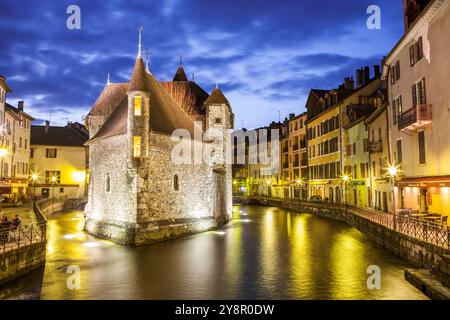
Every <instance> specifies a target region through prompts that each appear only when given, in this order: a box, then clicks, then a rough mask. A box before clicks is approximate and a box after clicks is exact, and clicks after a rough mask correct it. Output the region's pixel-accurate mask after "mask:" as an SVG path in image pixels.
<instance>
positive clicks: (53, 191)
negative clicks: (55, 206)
mask: <svg viewBox="0 0 450 320" xmlns="http://www.w3.org/2000/svg"><path fill="white" fill-rule="evenodd" d="M51 180H52V199H53V198H54V197H55V182H56V180H57V178H56V176H52V178H51Z"/></svg>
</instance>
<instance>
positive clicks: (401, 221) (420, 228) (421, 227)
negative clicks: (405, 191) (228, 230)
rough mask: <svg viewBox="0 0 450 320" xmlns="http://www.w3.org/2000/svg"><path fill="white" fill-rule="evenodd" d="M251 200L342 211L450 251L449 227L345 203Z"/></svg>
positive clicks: (264, 197)
mask: <svg viewBox="0 0 450 320" xmlns="http://www.w3.org/2000/svg"><path fill="white" fill-rule="evenodd" d="M247 198H248V197H247ZM250 198H254V199H256V200H259V202H260V203H268V204H270V205H275V206H280V207H287V208H291V209H296V208H297V209H300V207H303V208H304V207H305V206H311V207H314V208H318V209H336V210H341V211H342V212H348V213H351V214H353V215H355V216H359V217H362V218H364V219H367V220H370V221H372V222H374V223H377V224H379V225H382V226H384V227H386V228H389V229H391V230H395V231H397V232H399V233H402V234H404V235H407V236H409V237H411V238H415V239H418V240H421V241H424V242H427V243H431V244H433V245H436V246H438V247H442V248H445V249H450V228H449V227H448V225H442V224H439V223H435V222H431V221H427V220H422V219H418V218H413V217H409V216H402V215H397V214H392V213H388V212H382V211H378V210H374V209H372V208H366V207H358V206H353V205H350V204H344V203H333V202H327V201H322V200H301V199H289V198H274V197H267V196H257V197H250Z"/></svg>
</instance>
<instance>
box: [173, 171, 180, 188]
mask: <svg viewBox="0 0 450 320" xmlns="http://www.w3.org/2000/svg"><path fill="white" fill-rule="evenodd" d="M173 190H175V191H178V190H180V182H179V179H178V175H177V174H174V175H173Z"/></svg>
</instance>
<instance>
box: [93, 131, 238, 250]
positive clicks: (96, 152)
mask: <svg viewBox="0 0 450 320" xmlns="http://www.w3.org/2000/svg"><path fill="white" fill-rule="evenodd" d="M175 144H176V142H172V141H171V137H170V136H169V135H165V134H158V133H154V132H151V133H150V134H149V148H148V157H142V158H141V159H133V160H132V162H130V161H128V159H129V155H127V152H128V144H127V138H126V135H118V136H113V137H109V138H106V139H102V140H101V143H97V142H94V143H93V144H91V146H90V168H91V181H90V184H89V202H88V204H87V206H86V217H87V221H86V226H85V228H86V230H87V231H88V232H90V233H92V234H94V235H97V236H99V237H103V238H108V239H112V240H114V241H116V242H118V243H122V244H127V245H139V244H147V243H153V242H157V241H162V240H166V239H171V238H176V237H179V236H183V235H187V234H191V233H195V232H200V231H205V230H210V229H212V228H216V227H217V226H218V225H220V224H221V223H225V222H227V221H228V220H229V219H230V218H231V201H232V199H231V187H230V188H229V189H230V190H226V191H227V195H226V196H227V203H229V205H228V207H227V208H226V210H225V212H224V213H223V215H224V216H223V217H220V219H214V216H213V208H212V200H213V194H214V183H213V175H214V173H213V166H211V165H209V164H206V163H201V164H196V163H193V164H175V163H174V162H173V161H172V158H171V153H172V149H173V147H174V146H175ZM194 145H197V147H203V146H204V145H205V143H203V142H201V141H194V142H193V146H192V148H194ZM134 168H136V169H134ZM108 174H109V176H110V181H111V191H110V192H106V187H105V183H106V182H105V181H106V180H105V179H106V176H107V175H108ZM175 175H177V176H178V182H179V190H175V188H174V176H175ZM229 184H230V186H231V180H230V181H229ZM218 221H219V222H220V223H217V222H218Z"/></svg>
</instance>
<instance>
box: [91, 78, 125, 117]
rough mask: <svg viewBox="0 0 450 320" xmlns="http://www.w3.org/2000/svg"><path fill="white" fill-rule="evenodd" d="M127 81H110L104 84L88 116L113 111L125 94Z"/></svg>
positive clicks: (104, 114)
mask: <svg viewBox="0 0 450 320" xmlns="http://www.w3.org/2000/svg"><path fill="white" fill-rule="evenodd" d="M127 89H128V83H110V84H107V85H106V86H105V88H104V89H103V91H102V93H101V94H100V96H99V97H98V98H97V101H95V103H94V105H93V106H92V109H91V111H90V112H89V114H88V116H107V115H108V114H110V113H112V112H113V111H114V108H115V107H116V106H118V105H119V103H120V102H121V101H122V100H123V98H124V97H125V96H126V94H127Z"/></svg>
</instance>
